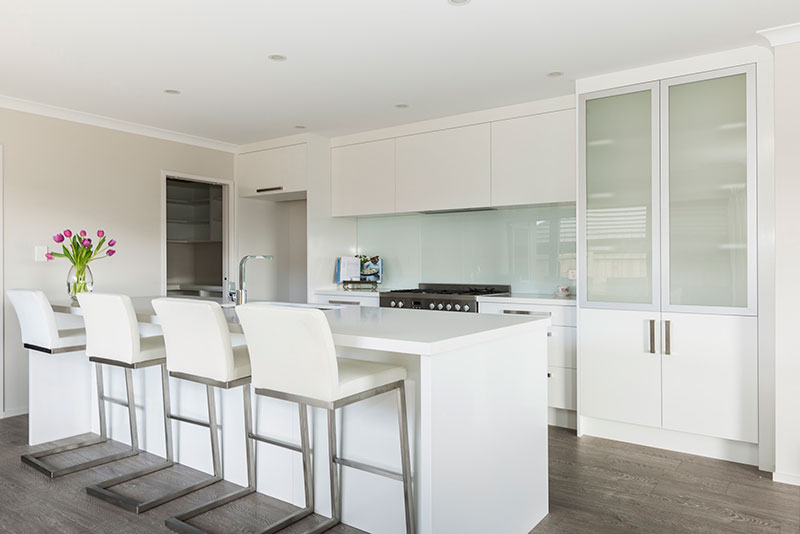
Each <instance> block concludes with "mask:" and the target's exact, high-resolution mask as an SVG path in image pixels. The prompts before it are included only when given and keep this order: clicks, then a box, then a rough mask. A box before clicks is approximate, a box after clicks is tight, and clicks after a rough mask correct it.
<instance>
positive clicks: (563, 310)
mask: <svg viewBox="0 0 800 534" xmlns="http://www.w3.org/2000/svg"><path fill="white" fill-rule="evenodd" d="M478 311H479V312H481V313H501V314H507V315H525V314H532V315H536V314H541V313H546V314H548V315H549V316H550V321H551V322H552V324H553V325H555V326H577V325H578V315H577V310H576V308H575V306H545V305H541V304H501V303H497V302H479V303H478Z"/></svg>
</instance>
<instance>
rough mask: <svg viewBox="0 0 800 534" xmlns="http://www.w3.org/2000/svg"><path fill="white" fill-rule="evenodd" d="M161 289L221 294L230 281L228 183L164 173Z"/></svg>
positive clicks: (200, 293)
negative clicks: (162, 271) (163, 257)
mask: <svg viewBox="0 0 800 534" xmlns="http://www.w3.org/2000/svg"><path fill="white" fill-rule="evenodd" d="M164 178H165V184H164V191H165V195H164V211H163V213H164V215H165V217H164V223H165V227H166V228H165V234H166V235H165V241H166V242H165V256H166V257H165V271H166V272H165V273H164V275H165V276H163V277H162V282H165V286H166V287H164V288H163V289H164V290H165V291H163V292H162V293H166V294H167V295H173V296H174V295H194V296H201V297H222V296H223V295H224V294H225V291H226V288H227V283H228V272H227V266H228V250H229V249H228V227H229V225H228V223H227V219H228V211H229V210H228V206H227V201H228V198H229V195H230V192H229V186H228V185H227V184H225V183H216V182H211V181H205V180H200V179H192V178H188V177H185V176H177V175H172V174H165V176H164Z"/></svg>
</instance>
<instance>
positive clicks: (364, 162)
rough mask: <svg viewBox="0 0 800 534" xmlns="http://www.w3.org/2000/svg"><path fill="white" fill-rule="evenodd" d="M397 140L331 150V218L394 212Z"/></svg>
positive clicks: (385, 140)
mask: <svg viewBox="0 0 800 534" xmlns="http://www.w3.org/2000/svg"><path fill="white" fill-rule="evenodd" d="M394 145H395V140H394V139H384V140H381V141H373V142H370V143H360V144H357V145H349V146H343V147H336V148H332V149H331V214H332V215H333V216H334V217H337V216H348V215H375V214H380V213H393V212H394V185H395V162H394Z"/></svg>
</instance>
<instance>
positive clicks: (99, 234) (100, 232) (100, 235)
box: [97, 230, 106, 237]
mask: <svg viewBox="0 0 800 534" xmlns="http://www.w3.org/2000/svg"><path fill="white" fill-rule="evenodd" d="M104 235H106V233H105V232H104V231H102V230H98V231H97V237H103V236H104Z"/></svg>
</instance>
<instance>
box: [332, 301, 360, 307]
mask: <svg viewBox="0 0 800 534" xmlns="http://www.w3.org/2000/svg"><path fill="white" fill-rule="evenodd" d="M328 304H349V305H352V306H358V305H360V304H361V303H360V302H353V301H350V300H329V301H328Z"/></svg>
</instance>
